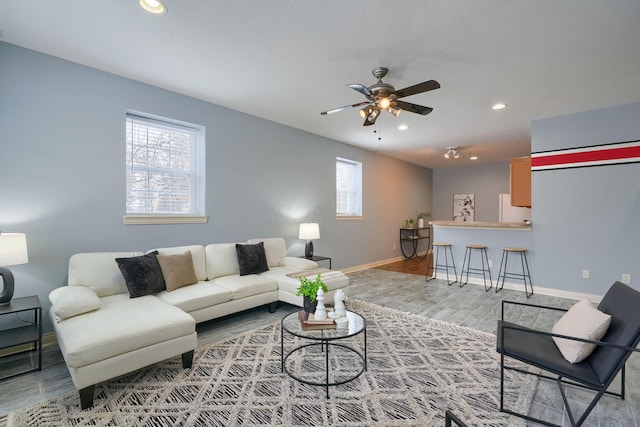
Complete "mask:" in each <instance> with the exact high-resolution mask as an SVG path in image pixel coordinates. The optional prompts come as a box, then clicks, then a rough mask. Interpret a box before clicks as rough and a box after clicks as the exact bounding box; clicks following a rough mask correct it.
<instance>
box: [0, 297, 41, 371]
mask: <svg viewBox="0 0 640 427" xmlns="http://www.w3.org/2000/svg"><path fill="white" fill-rule="evenodd" d="M29 312H31V313H29ZM0 316H2V317H3V323H4V320H5V317H4V316H7V317H8V318H10V319H9V321H8V322H7V323H8V325H6V327H5V329H2V330H0V350H1V349H6V348H11V347H17V346H20V345H23V344H33V348H31V349H28V350H24V351H20V352H18V353H13V354H11V355H7V356H2V357H3V358H4V357H9V356H13V355H15V354H20V353H29V352H33V351H35V352H37V353H38V366H37V367H36V368H33V369H29V370H27V371H23V372H19V373H17V374H12V375H9V376H6V377H2V378H0V379H3V380H4V379H7V378H12V377H15V376H18V375H22V374H26V373H28V372H33V371H41V370H42V305H40V300H39V299H38V296H37V295H34V296H30V297H22V298H13V299H12V300H11V301H10V302H9V304H6V305H0ZM11 317H13V318H12V319H11ZM23 317H26V318H23Z"/></svg>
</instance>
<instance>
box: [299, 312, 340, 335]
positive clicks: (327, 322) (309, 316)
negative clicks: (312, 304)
mask: <svg viewBox="0 0 640 427" xmlns="http://www.w3.org/2000/svg"><path fill="white" fill-rule="evenodd" d="M298 318H299V319H300V327H301V328H302V330H303V331H315V330H319V329H335V328H336V324H335V322H334V321H333V319H331V318H330V317H327V318H326V319H322V320H319V319H316V318H315V316H314V315H313V313H307V312H305V311H302V310H301V311H299V312H298Z"/></svg>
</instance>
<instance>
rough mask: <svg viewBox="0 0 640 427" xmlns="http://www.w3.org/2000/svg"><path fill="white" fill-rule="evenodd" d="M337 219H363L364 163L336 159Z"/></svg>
mask: <svg viewBox="0 0 640 427" xmlns="http://www.w3.org/2000/svg"><path fill="white" fill-rule="evenodd" d="M336 217H338V218H342V219H360V218H362V163H360V162H354V161H353V160H347V159H342V158H340V157H336Z"/></svg>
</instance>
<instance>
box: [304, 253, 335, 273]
mask: <svg viewBox="0 0 640 427" xmlns="http://www.w3.org/2000/svg"><path fill="white" fill-rule="evenodd" d="M298 258H304V259H310V260H311V261H316V262H318V261H326V260H329V270H331V257H328V256H322V255H313V256H312V257H311V258H307V257H306V256H301V257H298Z"/></svg>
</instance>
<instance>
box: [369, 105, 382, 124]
mask: <svg viewBox="0 0 640 427" xmlns="http://www.w3.org/2000/svg"><path fill="white" fill-rule="evenodd" d="M379 115H380V110H378V109H377V108H374V109H373V110H372V111H371V112H370V113H369V115H368V116H367V120H369V122H370V123H373V122H375V121H376V119H377V118H378V116H379Z"/></svg>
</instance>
